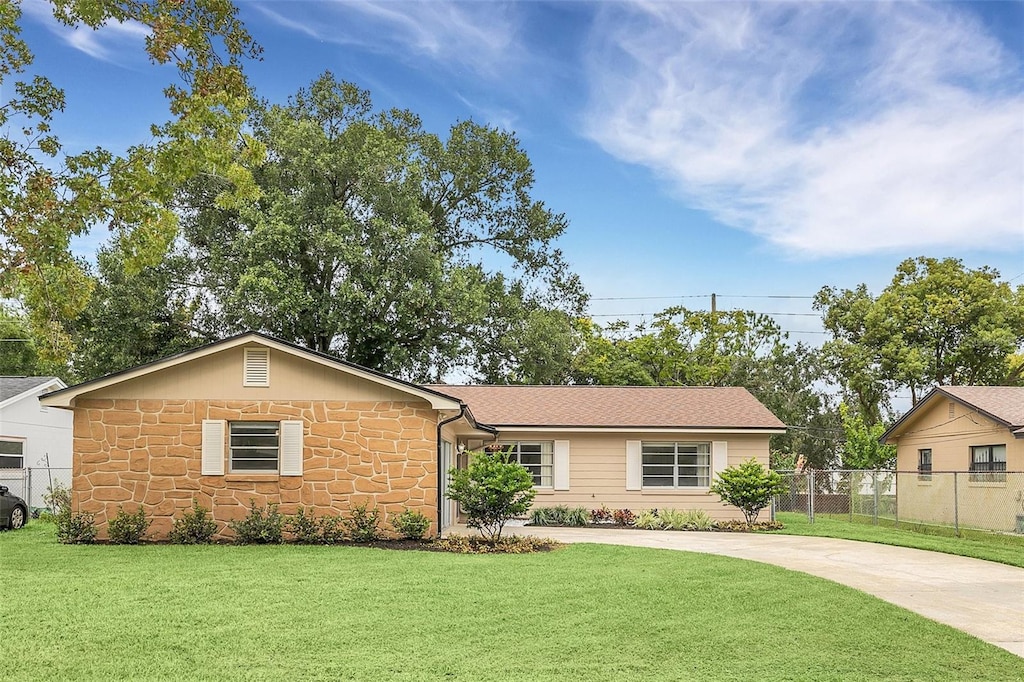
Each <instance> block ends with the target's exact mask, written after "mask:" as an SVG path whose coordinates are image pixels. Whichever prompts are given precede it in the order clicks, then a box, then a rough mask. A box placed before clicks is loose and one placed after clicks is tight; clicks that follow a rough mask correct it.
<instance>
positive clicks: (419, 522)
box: [391, 509, 430, 540]
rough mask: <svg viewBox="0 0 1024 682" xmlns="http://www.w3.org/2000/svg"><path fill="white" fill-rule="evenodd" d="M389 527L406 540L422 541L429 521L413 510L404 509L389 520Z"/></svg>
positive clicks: (428, 526)
mask: <svg viewBox="0 0 1024 682" xmlns="http://www.w3.org/2000/svg"><path fill="white" fill-rule="evenodd" d="M391 525H392V526H394V527H395V530H396V531H398V534H399V536H401V537H403V538H405V539H406V540H422V539H423V536H424V535H425V534H426V532H427V529H428V528H430V519H428V518H427V517H426V516H424V515H423V514H422V513H421V512H419V511H417V510H415V509H406V510H405V511H403V512H402V513H401V514H399V515H397V516H396V517H395V518H393V519H392V520H391Z"/></svg>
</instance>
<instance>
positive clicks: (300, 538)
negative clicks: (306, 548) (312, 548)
mask: <svg viewBox="0 0 1024 682" xmlns="http://www.w3.org/2000/svg"><path fill="white" fill-rule="evenodd" d="M284 527H285V530H287V531H288V532H289V533H291V535H292V540H293V541H294V542H297V543H299V544H300V545H319V544H321V543H322V542H323V536H322V535H321V533H320V520H319V519H317V518H316V516H314V515H313V513H312V512H310V513H308V514H307V513H306V509H305V508H304V507H299V509H298V511H296V512H295V514H293V515H292V516H289V517H288V518H287V519H285V522H284Z"/></svg>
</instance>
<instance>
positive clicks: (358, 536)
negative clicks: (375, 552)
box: [343, 504, 380, 542]
mask: <svg viewBox="0 0 1024 682" xmlns="http://www.w3.org/2000/svg"><path fill="white" fill-rule="evenodd" d="M379 523H380V510H379V509H376V508H374V509H368V508H367V506H366V505H365V504H361V505H359V506H357V507H353V508H352V512H351V516H349V518H347V519H345V520H344V521H343V524H344V527H345V530H346V531H348V536H349V538H350V539H351V540H352V541H353V542H373V541H374V540H379V539H380V530H379V529H378V528H377V525H378V524H379Z"/></svg>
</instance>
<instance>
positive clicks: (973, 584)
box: [459, 527, 1024, 657]
mask: <svg viewBox="0 0 1024 682" xmlns="http://www.w3.org/2000/svg"><path fill="white" fill-rule="evenodd" d="M510 530H511V531H512V532H515V533H517V534H528V535H537V536H541V537H549V538H551V539H553V540H559V541H561V542H569V543H571V542H593V543H599V544H609V545H632V546H636V547H654V548H658V549H675V550H684V551H687V552H704V553H706V554H721V555H723V556H730V557H736V558H738V559H749V560H751V561H760V562H762V563H767V564H774V565H776V566H782V567H783V568H788V569H791V570H794V571H802V572H804V573H809V574H811V575H815V576H818V577H819V578H827V579H828V580H832V581H835V582H837V583H840V584H843V585H848V586H850V587H853V588H856V589H858V590H862V591H864V592H867V593H868V594H872V595H874V596H876V597H879V598H881V599H884V600H885V601H888V602H891V603H893V604H896V605H898V606H902V607H903V608H905V609H908V610H910V611H913V612H915V613H919V614H921V615H922V616H925V617H926V618H931V619H932V620H935V621H938V622H940V623H944V624H946V625H949V626H951V627H954V628H956V629H958V630H963V631H964V632H966V633H969V634H971V635H974V636H975V637H978V638H979V639H982V640H984V641H986V642H989V643H990V644H995V645H996V646H998V647H1002V648H1003V649H1006V650H1007V651H1011V652H1013V653H1014V654H1016V655H1018V656H1021V657H1024V569H1021V568H1016V567H1014V566H1007V565H1005V564H998V563H994V562H991V561H982V560H980V559H971V558H968V557H962V556H956V555H953V554H942V553H939V552H929V551H926V550H920V549H910V548H907V547H893V546H890V545H879V544H875V543H871V542H857V541H855V540H836V539H833V538H819V537H807V536H797V535H762V534H757V533H700V532H692V531H686V532H673V531H642V530H623V529H601V528H586V529H573V528H551V527H543V528H539V527H538V528H534V527H523V528H514V529H510ZM459 532H464V530H463V529H461V528H460V529H459Z"/></svg>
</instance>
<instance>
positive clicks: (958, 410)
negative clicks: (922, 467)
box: [897, 400, 1024, 471]
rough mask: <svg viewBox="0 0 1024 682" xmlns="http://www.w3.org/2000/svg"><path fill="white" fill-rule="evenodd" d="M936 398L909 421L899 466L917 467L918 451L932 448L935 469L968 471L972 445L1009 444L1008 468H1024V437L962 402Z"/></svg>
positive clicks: (899, 447) (904, 468)
mask: <svg viewBox="0 0 1024 682" xmlns="http://www.w3.org/2000/svg"><path fill="white" fill-rule="evenodd" d="M949 409H950V408H949V402H948V401H945V400H936V401H935V402H934V404H933V405H932V406H931V407H930V408H928V409H926V410H924V411H923V412H922V413H921V414H920V415H919V416H918V417H917V418H916V419H915V420H914V421H913V422H912V423H909V424H907V425H906V427H905V428H904V429H903V431H902V434H901V435H900V437H899V441H898V443H897V468H898V469H899V470H900V471H916V470H917V461H918V459H917V458H918V451H919V450H921V449H922V448H930V449H931V451H932V470H933V471H967V469H968V468H969V467H970V463H971V446H972V445H1005V446H1006V469H1007V471H1024V439H1019V438H1014V436H1013V434H1012V433H1010V430H1009V429H1008V428H1006V427H1005V426H1003V425H1001V424H998V423H996V422H994V421H992V420H991V419H989V418H988V417H986V416H984V415H981V414H979V413H978V412H976V411H974V410H970V409H968V408H967V407H965V406H964V405H962V404H960V403H955V404H954V405H953V416H952V417H950V416H949Z"/></svg>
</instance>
